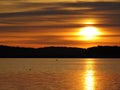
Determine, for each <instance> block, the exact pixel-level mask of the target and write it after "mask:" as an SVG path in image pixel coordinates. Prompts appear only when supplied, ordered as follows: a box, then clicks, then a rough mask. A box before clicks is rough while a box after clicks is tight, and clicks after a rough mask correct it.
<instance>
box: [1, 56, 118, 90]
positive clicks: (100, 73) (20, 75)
mask: <svg viewBox="0 0 120 90" xmlns="http://www.w3.org/2000/svg"><path fill="white" fill-rule="evenodd" d="M0 90H120V58H118V59H115V58H102V59H101V58H66V59H64V58H57V59H55V58H1V59H0Z"/></svg>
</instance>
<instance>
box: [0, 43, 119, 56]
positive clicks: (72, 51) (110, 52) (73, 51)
mask: <svg viewBox="0 0 120 90" xmlns="http://www.w3.org/2000/svg"><path fill="white" fill-rule="evenodd" d="M0 58H120V47H119V46H97V47H91V48H88V49H83V48H72V47H44V48H37V49H36V48H24V47H10V46H3V45H1V46H0Z"/></svg>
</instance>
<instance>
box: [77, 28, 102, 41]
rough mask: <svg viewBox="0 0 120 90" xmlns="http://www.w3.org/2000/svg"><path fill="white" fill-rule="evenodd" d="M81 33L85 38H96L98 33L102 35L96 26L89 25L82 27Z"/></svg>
mask: <svg viewBox="0 0 120 90" xmlns="http://www.w3.org/2000/svg"><path fill="white" fill-rule="evenodd" d="M79 35H80V36H82V37H83V38H82V39H83V40H94V39H96V37H97V36H98V35H100V31H99V30H98V28H96V27H93V26H88V27H84V28H82V29H81V30H80V32H79Z"/></svg>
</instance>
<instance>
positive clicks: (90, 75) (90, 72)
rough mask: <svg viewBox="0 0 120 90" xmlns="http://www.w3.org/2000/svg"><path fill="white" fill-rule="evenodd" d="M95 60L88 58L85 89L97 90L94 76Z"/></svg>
mask: <svg viewBox="0 0 120 90" xmlns="http://www.w3.org/2000/svg"><path fill="white" fill-rule="evenodd" d="M93 64H94V60H93V59H88V60H86V67H85V68H86V71H85V75H84V78H85V79H84V80H85V81H84V83H85V90H95V88H94V87H95V76H94V67H93Z"/></svg>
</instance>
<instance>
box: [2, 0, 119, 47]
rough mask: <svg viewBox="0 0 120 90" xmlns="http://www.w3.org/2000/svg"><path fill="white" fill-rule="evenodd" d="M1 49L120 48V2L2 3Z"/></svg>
mask: <svg viewBox="0 0 120 90" xmlns="http://www.w3.org/2000/svg"><path fill="white" fill-rule="evenodd" d="M85 1H86V2H85ZM0 45H9V46H21V47H34V48H38V47H47V46H66V47H81V48H87V47H92V46H98V45H105V46H106V45H107V46H108V45H109V46H120V0H0Z"/></svg>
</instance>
